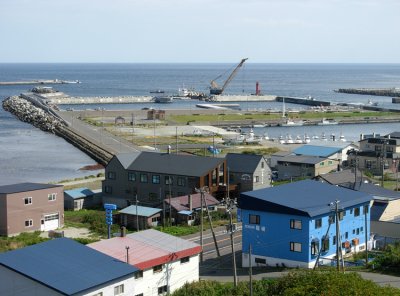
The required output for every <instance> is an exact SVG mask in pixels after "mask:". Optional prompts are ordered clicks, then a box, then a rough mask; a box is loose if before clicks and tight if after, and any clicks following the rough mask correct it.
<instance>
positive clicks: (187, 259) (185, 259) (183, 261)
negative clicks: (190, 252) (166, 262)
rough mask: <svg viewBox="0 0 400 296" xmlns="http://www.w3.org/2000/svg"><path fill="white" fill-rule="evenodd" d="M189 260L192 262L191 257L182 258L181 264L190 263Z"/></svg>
mask: <svg viewBox="0 0 400 296" xmlns="http://www.w3.org/2000/svg"><path fill="white" fill-rule="evenodd" d="M189 260H190V257H189V256H188V257H183V258H181V264H183V263H188V262H189Z"/></svg>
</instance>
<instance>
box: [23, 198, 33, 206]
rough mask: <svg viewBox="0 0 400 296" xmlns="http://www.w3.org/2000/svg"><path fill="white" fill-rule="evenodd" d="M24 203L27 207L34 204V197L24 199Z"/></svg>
mask: <svg viewBox="0 0 400 296" xmlns="http://www.w3.org/2000/svg"><path fill="white" fill-rule="evenodd" d="M24 203H25V204H26V205H30V204H32V197H25V198H24Z"/></svg>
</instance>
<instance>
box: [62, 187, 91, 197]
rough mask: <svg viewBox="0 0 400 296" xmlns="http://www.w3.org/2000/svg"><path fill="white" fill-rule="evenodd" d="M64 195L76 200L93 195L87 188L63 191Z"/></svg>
mask: <svg viewBox="0 0 400 296" xmlns="http://www.w3.org/2000/svg"><path fill="white" fill-rule="evenodd" d="M64 194H65V195H67V196H69V197H70V198H72V199H78V198H84V197H88V196H92V195H94V192H93V191H92V190H90V189H89V188H86V187H82V188H76V189H71V190H65V191H64Z"/></svg>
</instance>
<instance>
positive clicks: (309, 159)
mask: <svg viewBox="0 0 400 296" xmlns="http://www.w3.org/2000/svg"><path fill="white" fill-rule="evenodd" d="M325 159H327V158H321V157H317V156H306V155H288V156H284V157H281V158H280V159H278V163H281V162H291V163H307V164H317V163H320V162H321V161H324V160H325Z"/></svg>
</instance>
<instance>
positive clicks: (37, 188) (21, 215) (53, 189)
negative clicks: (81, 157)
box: [0, 183, 64, 236]
mask: <svg viewBox="0 0 400 296" xmlns="http://www.w3.org/2000/svg"><path fill="white" fill-rule="evenodd" d="M63 225H64V186H62V185H53V184H39V183H19V184H12V185H4V186H0V235H4V236H10V235H17V234H19V233H21V232H30V231H36V230H40V231H48V230H54V229H57V228H59V227H62V226H63Z"/></svg>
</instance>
